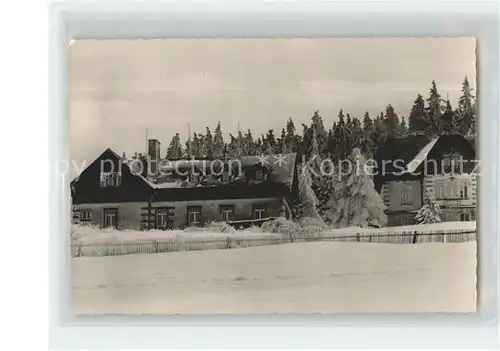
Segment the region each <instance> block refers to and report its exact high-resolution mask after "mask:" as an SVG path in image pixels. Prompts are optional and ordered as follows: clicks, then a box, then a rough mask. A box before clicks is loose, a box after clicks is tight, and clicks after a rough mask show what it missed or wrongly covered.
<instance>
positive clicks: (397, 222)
mask: <svg viewBox="0 0 500 351" xmlns="http://www.w3.org/2000/svg"><path fill="white" fill-rule="evenodd" d="M415 215H416V211H412V212H391V213H388V214H387V226H389V227H396V226H401V225H412V224H416V221H415Z"/></svg>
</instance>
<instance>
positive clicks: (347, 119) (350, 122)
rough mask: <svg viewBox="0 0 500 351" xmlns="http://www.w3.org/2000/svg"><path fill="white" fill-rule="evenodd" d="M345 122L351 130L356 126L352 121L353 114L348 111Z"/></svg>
mask: <svg viewBox="0 0 500 351" xmlns="http://www.w3.org/2000/svg"><path fill="white" fill-rule="evenodd" d="M345 124H346V125H347V128H349V130H352V129H353V127H354V125H353V123H352V119H351V115H350V114H348V113H347V114H346V115H345Z"/></svg>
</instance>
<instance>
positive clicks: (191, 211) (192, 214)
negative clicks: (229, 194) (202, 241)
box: [187, 205, 267, 225]
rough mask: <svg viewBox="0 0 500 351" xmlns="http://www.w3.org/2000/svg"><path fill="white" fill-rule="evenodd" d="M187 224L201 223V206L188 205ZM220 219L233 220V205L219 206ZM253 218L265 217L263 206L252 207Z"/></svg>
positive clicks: (265, 212) (224, 220)
mask: <svg viewBox="0 0 500 351" xmlns="http://www.w3.org/2000/svg"><path fill="white" fill-rule="evenodd" d="M187 213H188V224H190V225H197V224H200V223H201V217H202V208H201V206H192V207H188V209H187ZM219 214H220V220H221V221H223V222H230V221H234V219H235V218H234V205H221V206H219ZM252 214H253V218H254V219H264V218H266V217H267V211H266V209H265V208H264V207H254V208H253V213H252Z"/></svg>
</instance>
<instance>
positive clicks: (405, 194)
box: [401, 184, 411, 205]
mask: <svg viewBox="0 0 500 351" xmlns="http://www.w3.org/2000/svg"><path fill="white" fill-rule="evenodd" d="M410 192H411V186H409V185H408V184H404V185H403V187H402V189H401V204H402V205H407V204H410V203H411V199H410Z"/></svg>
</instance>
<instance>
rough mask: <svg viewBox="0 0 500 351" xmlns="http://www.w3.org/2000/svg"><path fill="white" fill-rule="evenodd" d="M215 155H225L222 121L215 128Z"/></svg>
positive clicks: (216, 156) (219, 156)
mask: <svg viewBox="0 0 500 351" xmlns="http://www.w3.org/2000/svg"><path fill="white" fill-rule="evenodd" d="M213 156H214V157H215V158H218V159H221V158H222V157H224V136H223V135H222V127H221V124H220V122H218V123H217V126H216V127H215V130H214V146H213Z"/></svg>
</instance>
